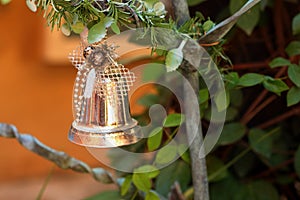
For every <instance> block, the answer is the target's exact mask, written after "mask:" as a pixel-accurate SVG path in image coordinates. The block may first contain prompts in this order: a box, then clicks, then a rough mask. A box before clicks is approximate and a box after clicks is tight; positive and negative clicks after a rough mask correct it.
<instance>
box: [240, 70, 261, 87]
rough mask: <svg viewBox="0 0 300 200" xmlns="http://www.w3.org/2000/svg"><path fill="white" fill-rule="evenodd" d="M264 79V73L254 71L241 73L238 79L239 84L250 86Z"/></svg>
mask: <svg viewBox="0 0 300 200" xmlns="http://www.w3.org/2000/svg"><path fill="white" fill-rule="evenodd" d="M263 81H264V75H261V74H256V73H248V74H245V75H243V76H242V77H241V78H240V80H239V83H238V84H239V85H240V86H245V87H250V86H254V85H257V84H260V83H262V82H263Z"/></svg>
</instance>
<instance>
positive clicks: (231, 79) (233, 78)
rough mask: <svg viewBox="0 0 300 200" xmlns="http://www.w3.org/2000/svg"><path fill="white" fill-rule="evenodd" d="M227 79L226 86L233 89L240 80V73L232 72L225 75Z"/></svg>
mask: <svg viewBox="0 0 300 200" xmlns="http://www.w3.org/2000/svg"><path fill="white" fill-rule="evenodd" d="M225 80H226V87H227V88H229V89H232V88H234V87H235V86H236V85H237V84H238V82H239V74H238V73H237V72H230V73H228V74H226V75H225Z"/></svg>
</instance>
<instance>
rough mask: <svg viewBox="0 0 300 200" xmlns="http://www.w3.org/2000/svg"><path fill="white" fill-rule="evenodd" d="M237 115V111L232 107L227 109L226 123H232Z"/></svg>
mask: <svg viewBox="0 0 300 200" xmlns="http://www.w3.org/2000/svg"><path fill="white" fill-rule="evenodd" d="M238 114H239V110H238V109H236V108H234V107H228V109H227V110H226V120H225V121H226V122H228V121H233V120H234V119H235V118H236V116H237V115H238Z"/></svg>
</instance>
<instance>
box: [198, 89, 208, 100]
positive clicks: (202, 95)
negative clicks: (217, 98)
mask: <svg viewBox="0 0 300 200" xmlns="http://www.w3.org/2000/svg"><path fill="white" fill-rule="evenodd" d="M208 99H209V93H208V89H206V88H205V89H201V90H200V91H199V103H200V104H202V103H205V102H207V101H208Z"/></svg>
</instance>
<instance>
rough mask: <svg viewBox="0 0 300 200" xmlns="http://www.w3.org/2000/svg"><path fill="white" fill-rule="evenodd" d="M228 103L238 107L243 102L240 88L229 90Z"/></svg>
mask: <svg viewBox="0 0 300 200" xmlns="http://www.w3.org/2000/svg"><path fill="white" fill-rule="evenodd" d="M229 94H230V104H231V105H232V106H235V107H240V106H241V105H242V104H243V92H242V90H239V89H236V90H230V93H229Z"/></svg>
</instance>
